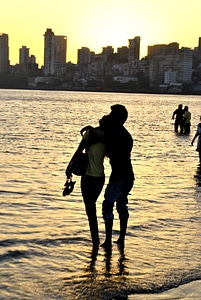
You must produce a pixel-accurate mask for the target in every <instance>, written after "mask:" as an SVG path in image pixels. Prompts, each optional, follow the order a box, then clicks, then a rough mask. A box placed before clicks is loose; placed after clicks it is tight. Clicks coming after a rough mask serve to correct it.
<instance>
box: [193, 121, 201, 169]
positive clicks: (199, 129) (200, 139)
mask: <svg viewBox="0 0 201 300" xmlns="http://www.w3.org/2000/svg"><path fill="white" fill-rule="evenodd" d="M200 121H201V116H200ZM197 137H198V141H197V148H196V151H198V153H199V159H200V163H201V123H199V124H198V125H197V131H196V133H195V135H194V138H193V139H192V142H191V145H192V146H193V143H194V141H195V139H196V138H197Z"/></svg>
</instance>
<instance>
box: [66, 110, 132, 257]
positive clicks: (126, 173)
mask: <svg viewBox="0 0 201 300" xmlns="http://www.w3.org/2000/svg"><path fill="white" fill-rule="evenodd" d="M127 117H128V112H127V110H126V108H125V107H124V106H123V105H120V104H116V105H113V106H111V112H110V113H109V114H108V115H107V116H104V117H103V118H102V119H101V120H100V121H99V124H100V125H99V127H97V128H93V127H91V126H87V127H85V128H84V130H82V132H83V133H84V134H83V139H82V141H81V143H80V145H79V146H78V149H77V151H76V153H75V155H74V156H76V155H77V154H78V153H79V152H82V151H83V150H84V149H86V151H87V153H88V158H89V162H88V166H87V170H86V173H85V174H84V175H83V176H82V177H81V191H82V196H83V200H84V204H85V209H86V213H87V216H88V221H89V228H90V232H91V238H92V245H93V250H94V251H95V252H96V251H97V250H98V247H99V231H98V222H97V215H96V201H97V199H98V197H99V195H100V193H101V191H102V188H103V185H104V182H105V174H104V165H103V161H104V157H105V156H106V157H108V158H109V160H110V165H111V175H110V178H109V183H108V184H107V187H106V190H105V194H104V201H103V204H102V213H103V219H104V222H105V234H106V238H105V242H104V243H103V244H102V246H103V247H104V248H105V249H107V250H108V249H110V248H111V243H112V228H113V219H114V215H113V207H114V204H115V203H116V208H117V212H118V214H119V220H120V235H119V238H118V240H117V244H118V245H119V246H120V247H124V240H125V235H126V229H127V222H128V218H129V213H128V207H127V204H128V193H129V192H130V190H131V188H132V186H133V183H134V173H133V169H132V165H131V157H130V156H131V150H132V147H133V139H132V137H131V135H130V133H129V132H128V131H127V129H126V128H125V127H124V123H125V121H126V120H127ZM72 173H73V171H72V169H71V163H69V165H68V167H67V169H66V176H67V179H71V178H72Z"/></svg>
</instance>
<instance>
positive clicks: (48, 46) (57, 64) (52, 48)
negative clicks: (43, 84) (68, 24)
mask: <svg viewBox="0 0 201 300" xmlns="http://www.w3.org/2000/svg"><path fill="white" fill-rule="evenodd" d="M44 37H45V40H44V73H45V75H57V74H60V69H61V68H62V67H63V66H64V65H65V64H66V50H67V37H66V36H63V35H54V32H53V31H52V29H50V28H48V29H47V30H46V32H45V34H44Z"/></svg>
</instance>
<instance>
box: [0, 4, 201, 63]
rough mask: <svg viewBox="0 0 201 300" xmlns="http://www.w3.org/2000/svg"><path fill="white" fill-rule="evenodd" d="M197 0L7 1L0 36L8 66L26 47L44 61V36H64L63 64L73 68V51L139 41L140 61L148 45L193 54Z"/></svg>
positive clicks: (200, 32)
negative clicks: (6, 49) (177, 48)
mask: <svg viewBox="0 0 201 300" xmlns="http://www.w3.org/2000/svg"><path fill="white" fill-rule="evenodd" d="M200 12H201V0H191V1H184V0H168V1H162V0H101V1H97V0H96V1H95V0H57V1H56V0H34V1H32V2H31V1H27V0H26V1H25V0H18V1H17V0H6V1H3V0H2V1H1V4H0V32H1V33H7V34H8V35H9V56H10V63H11V64H16V63H19V48H21V47H22V46H26V47H28V48H29V49H30V55H31V54H32V55H35V56H36V62H37V63H38V64H39V66H41V65H43V61H44V58H43V56H44V36H43V35H44V33H45V31H46V29H47V28H51V29H52V31H53V32H54V34H55V35H66V36H67V61H72V62H73V63H77V50H78V49H80V48H81V47H88V48H89V49H90V50H91V51H95V53H97V54H98V53H100V52H102V47H106V46H113V47H114V50H115V52H116V51H117V47H122V46H128V39H132V38H134V37H135V36H140V37H141V51H140V57H141V58H142V57H144V56H145V55H147V47H148V45H155V44H169V43H171V42H178V43H179V46H180V47H190V48H192V49H193V48H194V47H197V46H198V39H199V37H201V17H200Z"/></svg>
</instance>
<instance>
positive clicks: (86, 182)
mask: <svg viewBox="0 0 201 300" xmlns="http://www.w3.org/2000/svg"><path fill="white" fill-rule="evenodd" d="M104 182H105V178H104V177H92V176H83V177H82V178H81V190H82V196H83V200H84V204H85V210H86V213H87V217H88V221H89V228H90V232H91V238H92V243H93V247H94V248H96V247H98V245H99V233H98V221H97V215H96V201H97V199H98V196H99V195H100V193H101V191H102V188H103V185H104Z"/></svg>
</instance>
